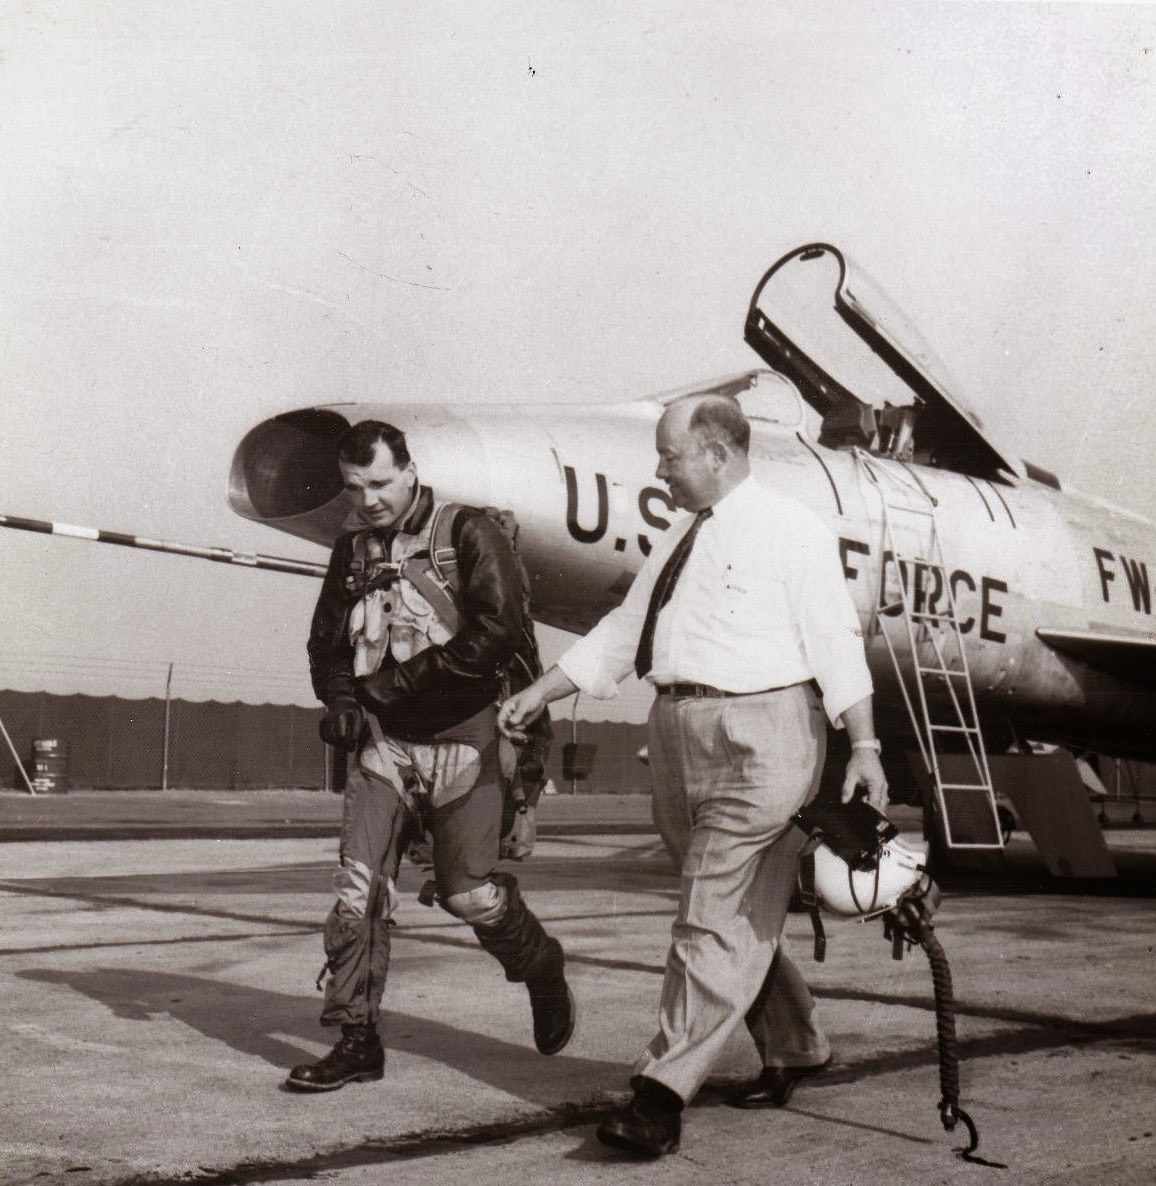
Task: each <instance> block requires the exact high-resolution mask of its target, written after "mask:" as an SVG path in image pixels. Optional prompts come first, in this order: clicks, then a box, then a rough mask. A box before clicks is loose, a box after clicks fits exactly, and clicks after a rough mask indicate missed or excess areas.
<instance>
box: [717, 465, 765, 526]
mask: <svg viewBox="0 0 1156 1186" xmlns="http://www.w3.org/2000/svg"><path fill="white" fill-rule="evenodd" d="M758 497H759V487H758V483H757V482H755V480H754V478H752V477H751V476H750V474H748V475H747V476H746V477H745V478H743V480H742V481H741V482H740V483H739V484H738V485H737V486H734V487H732V488H731V489H730V490H728V491H727V492H726V494H724V495H723V496H722V498H720V499H719V500H718V502H716V503H715V504H714V505H713V506H712V507H711V510H712V511H713V512H714V514H715V515H716V516H721V517H722V518H723V519H727V518H729V517H730V516H731V515H737V514H741V513H742V511H743V510H744V509H745V508H747V507H749V506H751V505H752V504H753V503H755V502H757V501H758Z"/></svg>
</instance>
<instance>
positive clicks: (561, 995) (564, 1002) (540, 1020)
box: [526, 972, 577, 1054]
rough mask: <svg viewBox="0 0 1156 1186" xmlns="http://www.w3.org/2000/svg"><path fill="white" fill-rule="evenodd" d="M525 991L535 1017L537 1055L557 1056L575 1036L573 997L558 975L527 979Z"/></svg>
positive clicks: (575, 1017)
mask: <svg viewBox="0 0 1156 1186" xmlns="http://www.w3.org/2000/svg"><path fill="white" fill-rule="evenodd" d="M526 988H527V990H528V991H529V993H530V1009H531V1011H532V1012H533V1014H534V1045H535V1046H537V1047H538V1053H539V1054H557V1053H558V1051H559V1050H561V1049H562V1047H563V1046H565V1045H566V1043H567V1042H569V1041H570V1038H571V1036H572V1035H573V1033H574V1022H575V1021H576V1019H577V1013H576V1011H575V1008H574V994H573V993H572V992H571V991H570V989H569V987H568V986H567V984H566V981H565V980H564V979H563V978H562V974H561V972H559V973H558V975H557V976H556V977H551V978H549V979H546V980H528V981H527V982H526Z"/></svg>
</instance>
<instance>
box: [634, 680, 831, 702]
mask: <svg viewBox="0 0 1156 1186" xmlns="http://www.w3.org/2000/svg"><path fill="white" fill-rule="evenodd" d="M801 682H803V683H809V684H810V686H811V687H812V689H813V690H815V693H816V694H818V690H819V689H818V684H817V683H816V682H815V681H813V680H804V681H801ZM794 687H798V686H797V684H793V683H781V684H777V686H775V687H774V688H758V689H756V690H755V691H727V690H726V689H724V688H715V687H714V686H713V684H709V683H659V684H656V686H654V691H656V693H657V694H658V695H659V696H672V697H673V699H675V700H716V699H720V697H723V696H762V695H764V694H766V693H768V691H783V690H784V689H785V688H794Z"/></svg>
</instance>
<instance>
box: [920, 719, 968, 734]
mask: <svg viewBox="0 0 1156 1186" xmlns="http://www.w3.org/2000/svg"><path fill="white" fill-rule="evenodd" d="M927 727H928V728H929V729H934V730H935V732H937V733H978V732H979V726H978V725H934V724H932V723H931V722H930V721H929V722H928V724H927Z"/></svg>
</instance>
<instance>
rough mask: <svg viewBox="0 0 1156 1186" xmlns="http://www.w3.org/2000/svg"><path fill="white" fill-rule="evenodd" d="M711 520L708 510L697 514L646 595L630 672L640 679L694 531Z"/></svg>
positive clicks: (650, 663)
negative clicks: (661, 614)
mask: <svg viewBox="0 0 1156 1186" xmlns="http://www.w3.org/2000/svg"><path fill="white" fill-rule="evenodd" d="M710 516H711V509H710V507H706V508H705V509H704V510H701V511H699V512H698V514H697V515H695V517H694V522H693V523H692V524H691V525H690V528H689V530H688V531H687V533H686V535H684V536H683V537H682V539H680V540H679V541H678V543H677V544H675V545H674V551H672V552H671V553H670V555H669V556H668V557H667V558H666V563H665V564H664V565H663V566H662V571H661V572H660V573H659V574H658V580H657V581H655V582H654V588H653V589H652V590H651V592H650V604H649V605H648V606H647V607H646V621H645V622H643V623H642V634H641V635H640V636H639V639H638V650H637V651H636V652H635V655H634V670H635V672H636V673H637V674H638V678H639V679H641V678H642V677H643V676H644V675H646V673H647V672H648V671H649V670H650V669H651V668H652V667H653V666H654V628H655V626H657V625H658V615H659V613H660V612H661V610H662V607H663V606H664V605H666V603H667V602H668V601H669V600H670V598H671V595H672V594H673V593H674V586H675V585H676V584H678V578H679V577H680V576H681V575H682V570H683V568H685V567H686V558H687V557H688V556H689V555H690V550H691V548H693V547H694V540H695V536H697V535H698V529H699V528H700V527H701V526H702V525H703V524H704V523H705V522H706V521H707V519H709V518H710Z"/></svg>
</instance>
